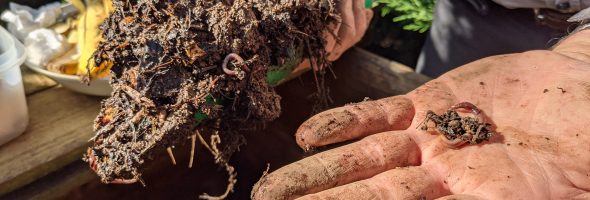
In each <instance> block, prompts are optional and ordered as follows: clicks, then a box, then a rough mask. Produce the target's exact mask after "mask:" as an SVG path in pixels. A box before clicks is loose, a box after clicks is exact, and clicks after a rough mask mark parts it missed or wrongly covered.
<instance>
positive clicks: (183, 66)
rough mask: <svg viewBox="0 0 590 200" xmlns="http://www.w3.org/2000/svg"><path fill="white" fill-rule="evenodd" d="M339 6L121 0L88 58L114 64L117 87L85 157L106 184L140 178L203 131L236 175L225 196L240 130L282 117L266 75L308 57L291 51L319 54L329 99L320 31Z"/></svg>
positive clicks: (286, 0) (251, 0)
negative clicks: (157, 156) (148, 165)
mask: <svg viewBox="0 0 590 200" xmlns="http://www.w3.org/2000/svg"><path fill="white" fill-rule="evenodd" d="M334 5H335V4H334V0H305V1H299V0H283V1H267V0H235V1H227V0H208V1H191V0H178V1H172V0H168V1H162V0H143V1H122V0H114V1H113V6H114V12H112V13H111V15H110V16H109V17H108V18H107V19H106V20H105V22H104V23H103V24H102V26H101V30H102V31H103V38H104V41H102V42H101V43H100V44H99V46H98V48H97V51H96V52H95V53H94V56H93V59H92V60H91V61H90V62H95V63H96V64H95V65H96V66H100V63H103V62H109V63H112V68H111V69H110V70H111V74H112V78H111V82H110V83H111V85H112V87H113V90H114V91H113V93H112V96H111V97H110V98H108V99H106V100H104V101H103V102H102V108H101V111H100V113H99V115H98V117H97V118H96V120H95V125H94V129H95V131H96V135H95V136H94V137H93V138H92V139H91V141H92V142H93V146H92V147H90V148H89V149H88V153H87V155H85V158H84V160H86V161H87V162H89V164H90V166H91V168H92V169H93V170H94V171H96V173H97V174H98V175H99V176H100V178H101V180H102V181H103V182H105V183H111V182H125V183H130V182H135V181H141V174H142V173H141V172H142V169H143V168H144V163H145V162H146V160H149V159H151V157H152V155H153V153H154V152H155V151H162V150H164V149H166V148H169V147H173V146H174V145H180V144H182V143H184V142H185V141H189V140H190V141H191V142H192V143H194V142H195V140H196V137H195V135H196V136H198V138H199V140H200V142H201V144H202V145H204V146H205V147H206V148H207V149H208V150H209V151H210V152H211V153H212V154H213V155H214V157H215V162H216V163H217V164H219V165H220V166H223V167H224V168H226V170H227V171H228V173H229V175H230V179H229V186H228V190H227V192H226V193H225V194H224V195H222V197H224V196H225V195H227V194H228V193H229V192H231V190H232V188H233V184H234V183H235V177H236V174H235V171H234V170H233V167H231V166H230V165H229V164H228V160H229V157H230V156H231V155H232V153H234V152H235V151H237V150H238V149H239V146H240V145H241V144H243V143H244V142H245V140H244V137H243V136H242V135H241V134H239V133H238V131H240V130H251V129H255V128H257V127H261V126H263V125H264V123H265V122H268V121H270V120H273V119H275V118H277V117H278V116H279V114H280V111H281V108H280V96H278V95H277V94H276V92H275V90H274V88H273V87H272V86H273V85H270V84H269V83H268V82H267V78H268V77H267V75H268V74H267V73H269V72H270V71H271V70H273V69H274V68H279V67H274V66H281V67H283V66H284V64H285V63H292V62H291V61H292V60H293V59H301V58H294V56H293V55H301V56H303V57H307V58H314V60H315V61H316V62H314V64H315V65H316V66H315V69H319V71H316V72H315V73H317V77H318V78H317V79H316V81H317V82H316V84H317V87H318V92H319V94H318V95H317V97H318V99H320V100H323V101H324V102H325V101H327V100H326V99H327V98H325V93H323V92H326V91H327V90H326V89H325V88H324V86H323V77H322V76H323V74H325V68H326V66H327V65H328V64H329V63H328V62H327V61H326V59H325V58H326V52H325V50H324V44H325V41H324V39H323V38H322V36H323V32H324V31H325V30H327V26H328V24H330V23H333V22H335V21H336V18H337V13H336V9H335V8H334ZM294 51H297V52H296V53H297V54H294V53H293V52H294ZM295 64H297V63H295ZM207 138H209V141H207ZM169 153H170V155H171V158H174V157H173V155H172V152H171V150H169ZM173 162H174V161H173ZM191 164H192V163H190V164H189V166H192V165H191ZM202 197H203V198H209V197H210V196H202ZM211 198H213V197H211Z"/></svg>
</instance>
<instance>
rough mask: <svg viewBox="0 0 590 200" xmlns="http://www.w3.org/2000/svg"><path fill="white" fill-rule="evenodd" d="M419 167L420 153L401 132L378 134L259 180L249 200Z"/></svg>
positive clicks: (296, 194)
mask: <svg viewBox="0 0 590 200" xmlns="http://www.w3.org/2000/svg"><path fill="white" fill-rule="evenodd" d="M419 163H420V150H419V148H418V146H417V145H416V143H415V142H414V141H413V139H412V138H410V137H409V136H408V135H407V134H405V133H403V132H401V131H397V132H384V133H379V134H375V135H372V136H368V137H366V138H364V139H362V140H360V141H358V142H355V143H352V144H349V145H346V146H342V147H339V148H336V149H332V150H328V151H325V152H322V153H318V154H316V155H313V156H311V157H308V158H305V159H303V160H300V161H297V162H295V163H293V164H290V165H287V166H285V167H282V168H280V169H278V170H276V171H274V172H272V173H271V174H269V175H268V176H266V177H262V178H261V179H260V181H259V182H258V183H256V185H255V186H254V189H253V190H252V198H253V199H291V198H295V197H299V196H302V195H305V194H309V193H314V192H318V191H322V190H325V189H328V188H332V187H334V186H339V185H343V184H347V183H350V182H353V181H357V180H362V179H365V178H369V177H372V176H374V175H375V174H378V173H381V172H383V171H385V170H388V169H393V168H395V167H400V166H408V165H418V164H419Z"/></svg>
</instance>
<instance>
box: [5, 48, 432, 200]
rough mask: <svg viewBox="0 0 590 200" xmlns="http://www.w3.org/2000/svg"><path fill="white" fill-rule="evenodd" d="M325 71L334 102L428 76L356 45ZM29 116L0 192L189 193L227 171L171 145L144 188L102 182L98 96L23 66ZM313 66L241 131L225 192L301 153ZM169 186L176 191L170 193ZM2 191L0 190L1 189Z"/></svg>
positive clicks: (243, 193) (10, 153)
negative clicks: (96, 143)
mask: <svg viewBox="0 0 590 200" xmlns="http://www.w3.org/2000/svg"><path fill="white" fill-rule="evenodd" d="M333 69H334V75H335V76H336V78H334V77H332V75H331V74H330V73H328V76H327V77H326V78H327V79H326V80H327V83H326V84H327V86H329V88H330V90H331V96H332V98H333V99H334V104H333V105H334V106H340V105H343V104H345V103H350V102H356V101H360V100H362V99H363V98H365V97H370V98H373V99H377V98H382V97H386V96H391V95H396V94H403V93H406V92H408V91H411V90H413V89H414V88H415V87H417V86H419V85H421V84H422V83H424V82H426V81H428V80H429V79H428V78H427V77H425V76H422V75H419V74H416V73H414V72H413V71H412V70H411V69H410V68H408V67H406V66H403V65H401V64H399V63H395V62H392V61H389V60H386V59H383V58H381V57H378V56H376V55H374V54H372V53H369V52H366V51H364V50H362V49H352V50H350V51H349V52H347V53H346V54H345V55H344V56H343V57H342V58H341V59H340V60H339V61H338V62H336V63H335V65H334V67H333ZM23 73H24V80H25V88H26V89H25V90H26V93H27V103H28V106H29V115H30V123H29V127H28V129H27V131H26V132H25V133H24V134H23V135H22V136H20V137H18V138H17V139H15V140H13V141H11V142H9V143H7V144H5V145H3V146H0V198H6V199H15V198H27V199H30V198H33V199H53V198H64V197H67V198H68V199H110V198H115V197H117V198H141V199H146V198H147V199H161V198H166V199H194V198H195V197H196V196H197V195H199V194H201V193H203V192H208V193H210V194H219V193H221V191H223V190H224V189H225V180H226V178H225V172H224V170H222V169H220V168H218V167H217V166H215V165H213V164H212V163H211V159H212V158H211V156H209V155H208V154H206V153H204V152H205V151H204V150H203V149H198V150H197V159H196V166H195V167H193V168H192V169H188V168H187V167H186V163H188V146H189V145H179V146H178V147H177V148H176V149H175V154H176V158H177V162H178V163H179V165H176V166H172V165H171V164H170V162H169V160H168V157H167V156H165V153H164V152H162V153H161V155H160V156H156V157H157V158H156V159H155V160H154V161H151V162H150V163H149V168H148V169H147V170H146V172H145V173H144V179H145V180H146V182H147V185H148V186H147V187H141V186H139V185H138V184H135V185H105V184H101V183H100V182H99V181H98V178H97V177H96V175H94V174H93V173H92V172H91V171H90V170H89V168H88V167H87V165H86V164H85V163H83V162H82V161H81V157H82V154H83V151H84V150H85V149H86V147H87V145H88V141H87V140H88V139H89V138H90V137H92V136H93V134H94V133H93V131H92V128H91V127H92V126H91V125H92V123H93V120H94V117H95V116H96V115H97V113H98V111H99V102H100V100H101V98H99V97H92V96H86V95H82V94H78V93H75V92H71V91H69V90H67V89H65V88H63V87H61V86H59V85H56V84H55V82H53V81H51V80H49V79H47V78H45V77H42V76H41V75H37V74H34V73H32V72H30V71H28V70H24V72H23ZM312 80H313V77H312V75H311V73H307V74H304V75H303V76H301V77H300V78H298V79H295V80H292V81H290V82H288V83H286V84H283V85H281V86H279V87H278V88H277V91H278V93H279V94H280V95H281V96H282V97H283V100H282V106H283V114H282V116H281V117H280V118H279V119H277V120H276V121H274V122H272V123H270V124H268V125H267V128H266V129H264V130H262V131H258V132H252V133H244V134H245V135H246V137H247V140H248V144H247V145H245V146H244V147H242V149H241V151H240V152H238V153H237V154H236V155H235V156H234V157H233V158H232V160H231V163H232V164H233V165H234V166H236V169H237V172H238V184H237V185H236V188H235V191H234V193H233V194H232V196H231V198H236V199H243V198H247V197H249V193H250V189H251V187H252V185H253V183H254V182H256V181H257V180H258V178H259V177H260V175H261V173H262V171H264V169H265V168H266V166H267V163H269V164H270V168H271V170H274V169H277V168H279V167H281V166H283V165H285V164H288V163H290V162H293V161H295V160H298V159H300V158H302V157H304V156H306V155H305V154H304V153H303V152H302V151H301V150H300V149H299V148H298V147H297V146H296V144H295V141H294V139H293V136H292V134H293V133H294V131H295V130H296V128H297V126H298V125H299V124H300V123H301V122H303V121H304V120H305V119H306V118H308V117H309V116H310V115H311V113H310V111H311V107H310V105H311V104H312V101H311V100H310V99H309V98H308V97H309V96H310V95H311V94H312V93H313V92H314V88H315V83H314V82H313V81H312ZM172 191H174V192H172ZM2 195H3V196H2Z"/></svg>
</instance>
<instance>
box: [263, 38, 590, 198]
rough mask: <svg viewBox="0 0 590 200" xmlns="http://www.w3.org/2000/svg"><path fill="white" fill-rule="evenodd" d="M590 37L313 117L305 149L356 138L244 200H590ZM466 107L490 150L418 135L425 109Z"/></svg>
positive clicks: (477, 65) (280, 173) (431, 132)
mask: <svg viewBox="0 0 590 200" xmlns="http://www.w3.org/2000/svg"><path fill="white" fill-rule="evenodd" d="M589 38H590V30H585V31H581V32H579V33H576V34H575V35H573V36H570V37H569V38H567V39H565V40H564V41H562V42H561V43H560V44H559V45H558V46H557V47H556V48H554V49H553V50H552V51H531V52H525V53H518V54H510V55H501V56H494V57H489V58H485V59H482V60H479V61H476V62H473V63H470V64H467V65H465V66H462V67H460V68H457V69H456V70H453V71H451V72H449V73H447V74H445V75H443V76H441V77H440V78H437V79H435V80H432V81H430V82H428V83H426V84H425V85H423V86H421V87H419V88H417V89H416V90H414V91H412V92H410V93H408V94H406V95H400V96H394V97H389V98H384V99H380V100H375V101H368V102H362V103H359V104H353V105H348V106H345V107H341V108H336V109H332V110H328V111H325V112H323V113H320V114H318V115H316V116H314V117H312V118H311V119H309V120H307V121H306V122H305V123H304V124H303V125H301V127H300V128H299V130H298V131H297V133H296V139H297V142H298V144H299V145H300V146H301V147H302V148H304V149H306V150H307V149H310V148H314V147H319V146H324V145H327V144H333V143H338V142H344V141H349V140H355V139H360V140H358V141H355V142H353V143H350V144H347V145H344V146H341V147H338V148H335V149H331V150H327V151H324V152H320V153H317V154H315V155H313V156H310V157H307V158H305V159H302V160H300V161H297V162H295V163H292V164H290V165H287V166H285V167H282V168H280V169H277V170H276V171H274V172H272V173H270V174H268V175H266V176H264V177H262V178H261V180H260V181H259V182H258V183H257V184H256V185H255V187H254V189H253V191H252V197H253V199H293V198H297V197H302V199H436V198H440V199H589V198H590V193H589V191H590V131H589V128H590V125H588V124H589V123H588V119H590V78H589V77H590V64H589V63H590V39H589ZM463 101H467V102H471V103H473V104H474V105H476V106H477V107H479V108H480V109H481V110H482V111H483V112H484V114H485V116H487V117H488V119H489V120H490V122H491V123H493V124H494V125H495V126H494V127H495V133H494V135H493V136H492V137H491V138H490V139H489V141H486V142H483V143H481V144H478V145H464V146H461V147H458V148H449V147H448V146H447V144H446V143H445V142H444V140H443V139H442V137H441V136H440V134H439V133H438V132H437V131H436V129H434V128H429V129H428V131H423V130H421V129H420V128H418V127H419V125H420V123H421V122H422V121H423V120H424V119H425V114H426V113H427V111H428V110H432V111H434V112H435V113H437V114H442V113H443V112H445V111H446V110H447V109H448V108H450V107H451V106H453V105H455V104H457V103H459V102H463ZM431 126H432V125H431ZM363 137H364V138H363Z"/></svg>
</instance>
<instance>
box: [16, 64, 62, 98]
mask: <svg viewBox="0 0 590 200" xmlns="http://www.w3.org/2000/svg"><path fill="white" fill-rule="evenodd" d="M21 73H22V76H23V85H24V86H25V94H26V95H27V96H28V95H31V94H34V93H36V92H39V91H43V90H46V89H48V88H51V87H55V86H57V83H56V82H55V81H53V80H51V79H50V78H47V77H46V76H44V75H42V74H38V73H35V72H33V71H32V70H30V69H29V68H27V67H26V66H24V65H23V66H21Z"/></svg>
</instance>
